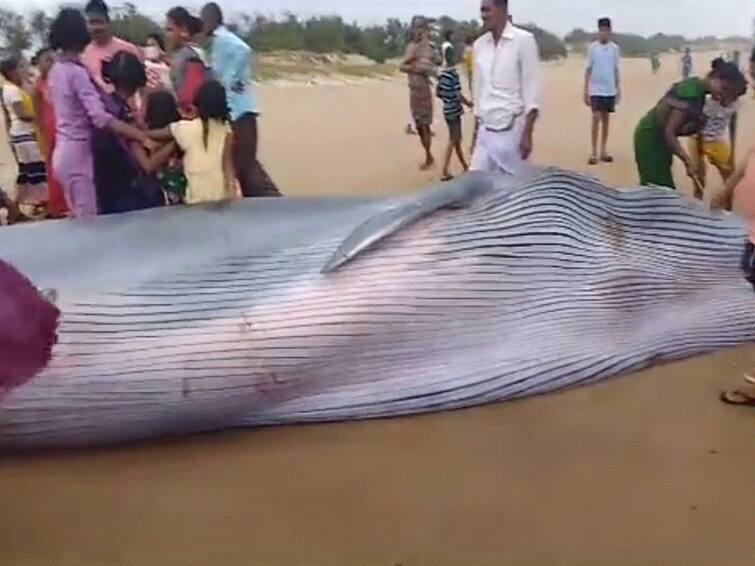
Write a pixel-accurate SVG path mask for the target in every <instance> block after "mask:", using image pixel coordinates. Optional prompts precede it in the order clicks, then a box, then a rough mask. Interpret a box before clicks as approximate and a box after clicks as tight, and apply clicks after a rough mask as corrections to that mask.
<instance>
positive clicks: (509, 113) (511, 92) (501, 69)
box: [473, 24, 540, 130]
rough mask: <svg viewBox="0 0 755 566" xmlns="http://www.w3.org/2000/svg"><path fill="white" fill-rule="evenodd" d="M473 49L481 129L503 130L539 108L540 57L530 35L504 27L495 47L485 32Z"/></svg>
mask: <svg viewBox="0 0 755 566" xmlns="http://www.w3.org/2000/svg"><path fill="white" fill-rule="evenodd" d="M473 49H474V105H475V115H476V116H477V117H478V118H479V119H480V121H481V123H482V125H483V126H484V127H486V128H487V129H489V130H505V129H508V128H510V127H511V126H512V124H513V122H514V119H515V118H516V117H517V116H521V115H522V114H529V113H530V112H531V111H532V110H537V109H539V100H538V99H539V94H540V93H539V90H540V57H539V56H538V52H537V43H536V42H535V37H534V36H533V35H532V34H531V33H530V32H528V31H526V30H523V29H521V28H518V27H516V26H514V25H513V24H507V25H506V27H505V28H504V30H503V34H502V35H501V39H500V41H499V42H498V45H496V43H495V40H494V39H493V34H492V33H486V34H484V35H483V36H481V37H480V38H479V39H477V41H475V43H474V47H473Z"/></svg>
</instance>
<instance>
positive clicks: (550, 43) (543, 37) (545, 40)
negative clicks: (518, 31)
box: [518, 24, 567, 61]
mask: <svg viewBox="0 0 755 566" xmlns="http://www.w3.org/2000/svg"><path fill="white" fill-rule="evenodd" d="M518 27H520V28H522V29H526V30H527V31H529V32H530V33H531V34H532V35H534V36H535V41H536V42H537V48H538V51H539V52H540V58H541V59H542V60H543V61H551V60H553V59H561V58H562V57H566V55H567V51H566V44H565V43H564V42H563V41H561V39H559V38H558V37H556V36H555V35H553V34H552V33H550V32H549V31H545V30H544V29H542V28H540V27H538V26H536V25H535V24H524V25H521V26H518Z"/></svg>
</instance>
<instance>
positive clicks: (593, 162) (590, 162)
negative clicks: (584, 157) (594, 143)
mask: <svg viewBox="0 0 755 566" xmlns="http://www.w3.org/2000/svg"><path fill="white" fill-rule="evenodd" d="M587 164H588V165H597V164H598V158H597V157H591V158H590V159H588V161H587Z"/></svg>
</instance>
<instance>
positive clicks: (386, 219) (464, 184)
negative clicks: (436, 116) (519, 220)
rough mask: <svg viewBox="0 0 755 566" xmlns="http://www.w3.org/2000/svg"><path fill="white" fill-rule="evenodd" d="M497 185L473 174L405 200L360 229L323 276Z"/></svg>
mask: <svg viewBox="0 0 755 566" xmlns="http://www.w3.org/2000/svg"><path fill="white" fill-rule="evenodd" d="M495 185H496V183H495V182H494V177H493V176H491V175H488V174H485V173H478V172H473V173H467V174H465V175H464V176H462V177H459V178H457V179H455V180H454V181H451V182H449V183H443V184H442V185H439V186H437V187H435V188H433V189H430V190H429V191H424V192H422V193H420V194H418V195H412V196H410V197H407V198H405V199H402V200H401V201H399V202H398V203H397V204H395V205H393V206H391V207H389V208H386V209H384V210H381V211H380V212H378V213H376V214H373V215H372V216H370V217H369V218H368V219H367V220H365V221H364V222H363V223H362V224H360V225H359V226H357V227H356V228H355V229H354V230H353V231H352V232H351V234H349V235H348V236H347V237H346V239H345V240H344V241H343V242H342V243H341V245H340V246H339V247H338V249H337V250H336V251H335V253H334V254H333V255H332V256H331V257H330V259H329V260H328V261H327V263H326V264H325V266H324V267H323V268H322V270H321V273H331V272H333V271H336V270H337V269H339V268H340V267H342V266H343V265H345V264H346V263H348V262H350V261H351V260H353V259H354V258H355V257H356V256H358V255H359V254H361V253H362V252H364V251H367V250H369V249H370V248H372V247H373V246H375V245H376V244H377V243H378V242H380V241H382V240H384V239H385V238H387V237H389V236H392V235H394V234H396V233H397V232H398V231H400V230H401V229H403V228H406V227H407V226H410V225H412V224H414V223H415V222H417V221H418V220H421V219H422V218H425V217H426V216H429V215H431V214H433V213H435V212H437V211H438V210H442V209H459V208H466V207H468V206H469V205H470V204H471V203H472V202H473V201H474V200H475V199H477V198H478V197H480V196H481V195H484V194H486V193H488V192H490V191H492V190H494V188H495Z"/></svg>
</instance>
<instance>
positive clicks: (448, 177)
mask: <svg viewBox="0 0 755 566" xmlns="http://www.w3.org/2000/svg"><path fill="white" fill-rule="evenodd" d="M453 178H454V176H453V175H443V176H442V177H441V178H440V180H441V182H443V183H445V182H446V181H453Z"/></svg>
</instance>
